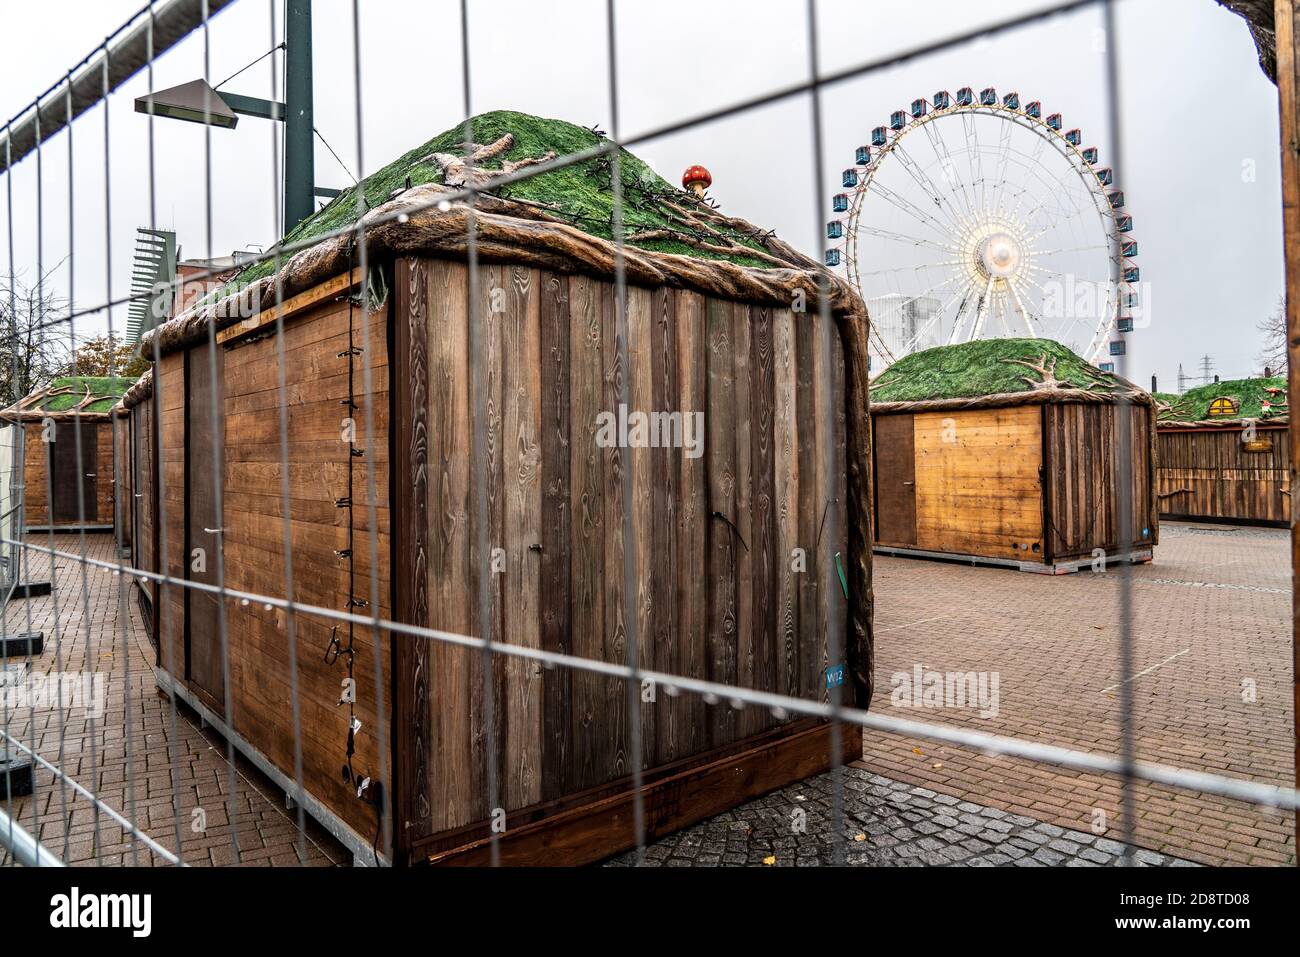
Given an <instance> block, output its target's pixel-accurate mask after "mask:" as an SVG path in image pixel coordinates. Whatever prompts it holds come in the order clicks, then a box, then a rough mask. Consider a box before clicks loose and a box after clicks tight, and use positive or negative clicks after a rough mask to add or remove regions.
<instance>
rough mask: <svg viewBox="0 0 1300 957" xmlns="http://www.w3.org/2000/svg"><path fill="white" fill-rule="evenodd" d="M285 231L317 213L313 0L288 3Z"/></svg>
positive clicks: (286, 14)
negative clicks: (313, 138) (312, 58)
mask: <svg viewBox="0 0 1300 957" xmlns="http://www.w3.org/2000/svg"><path fill="white" fill-rule="evenodd" d="M284 39H285V69H284V72H285V81H284V87H285V89H284V99H285V104H286V107H287V109H286V110H285V117H284V231H285V233H288V232H289V231H290V230H292V229H293V228H294V227H295V226H297V225H298V224H299V223H300V222H302V221H303V220H304V219H306V218H307V217H308V216H310V215H311V214H312V213H313V212H314V211H315V204H316V200H315V196H314V189H313V187H314V185H315V182H316V169H315V165H316V164H315V157H314V144H313V142H312V136H313V133H314V130H315V120H314V119H313V118H312V70H311V0H285V35H284Z"/></svg>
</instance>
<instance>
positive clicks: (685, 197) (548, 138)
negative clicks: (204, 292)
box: [236, 110, 772, 285]
mask: <svg viewBox="0 0 1300 957" xmlns="http://www.w3.org/2000/svg"><path fill="white" fill-rule="evenodd" d="M470 122H471V125H472V128H473V133H474V137H473V139H474V142H475V143H477V144H489V143H493V142H495V141H497V140H499V139H500V138H501V137H503V136H506V135H507V134H509V135H510V136H512V137H514V143H513V145H511V147H510V148H509V150H507V151H506V152H505V153H504V154H502V155H500V156H496V157H494V158H493V159H492V160H491V161H489V162H488V163H486V164H485V166H484V169H485V170H497V171H499V170H500V168H501V166H502V164H503V163H505V162H510V163H518V162H522V161H526V160H530V159H533V160H536V159H541V158H542V157H544V156H545V155H546V154H547V153H548V152H554V153H555V154H556V156H564V155H566V154H570V153H577V152H580V151H582V150H589V149H591V148H593V147H595V146H597V145H598V144H599V143H600V142H601V141H602V139H603V138H604V137H603V136H602V135H601V134H599V133H597V132H595V131H593V130H590V129H586V128H584V127H581V126H576V125H574V124H573V123H566V122H565V121H563V120H553V119H545V118H543V117H538V116H531V115H529V114H527V113H516V112H512V111H509V110H497V111H494V112H491V113H482V114H480V115H478V116H475V117H474V118H473V119H472V120H471V121H470ZM464 138H465V127H464V125H463V124H458V125H457V126H455V127H453V128H452V129H449V130H445V131H443V132H442V133H439V134H438V135H437V136H435V137H433V139H431V140H429V141H427V142H425V143H422V144H421V145H419V146H417V147H415V148H414V149H412V150H410V151H408V152H407V153H405V154H404V155H402V156H400V157H398V158H397V159H396V160H394V161H393V162H391V163H389V164H388V165H387V166H385V167H384V168H383V169H381V170H379V171H378V172H376V173H372V174H371V175H370V176H367V177H366V178H365V179H364V180H362V182H361V183H360V184H359V185H357V186H353V187H351V188H349V189H346V190H344V191H343V192H342V194H340V195H339V196H338V197H336V198H335V199H334V200H333V201H332V202H330V203H329V205H327V206H326V207H324V208H323V209H321V210H318V211H317V212H316V213H315V214H313V215H312V216H310V217H308V218H307V219H305V220H303V222H301V223H300V224H299V225H298V226H297V227H295V228H294V229H293V230H292V231H291V232H290V233H289V234H288V235H287V236H285V237H284V241H285V243H286V244H289V243H296V242H299V241H301V240H305V239H311V238H312V237H314V236H324V235H326V234H328V233H330V232H332V231H334V230H337V229H340V228H343V227H346V226H349V225H351V224H352V223H355V222H356V220H357V199H358V196H359V195H360V194H361V193H363V192H364V194H365V202H366V208H367V209H374V208H375V207H376V206H379V205H382V204H383V203H386V202H388V200H389V199H390V198H392V195H393V193H394V192H395V191H398V190H401V189H404V188H405V187H407V186H408V185H410V186H421V185H424V184H426V183H442V182H444V172H443V169H442V167H441V166H440V165H439V164H438V163H437V162H436V161H435V160H434V159H433V154H435V153H444V154H452V155H455V156H463V155H464V149H463V144H464ZM620 156H621V160H620V166H621V169H622V177H621V178H622V182H623V200H624V213H623V226H624V236H625V237H628V240H627V241H628V243H629V244H631V245H635V246H638V247H640V248H643V249H649V250H655V251H658V252H670V253H680V254H683V255H688V256H697V257H701V258H705V259H724V260H728V261H731V262H735V263H738V264H740V265H745V266H756V267H760V268H761V267H770V266H772V263H771V262H770V261H766V260H764V259H762V258H759V257H758V256H754V257H749V256H745V255H743V254H737V253H718V252H713V251H710V250H707V249H701V248H700V246H699V245H698V244H689V243H686V242H682V241H680V240H678V239H674V238H671V237H669V238H646V239H637V238H636V236H635V234H636V233H638V232H643V231H647V230H665V229H667V230H672V231H674V232H677V233H685V234H687V235H690V236H692V237H694V238H697V239H704V240H715V239H716V236H707V235H700V234H698V233H697V232H695V231H694V230H693V228H692V227H684V226H683V224H682V223H681V221H680V217H678V216H677V215H676V211H675V210H673V209H671V208H669V204H670V203H671V204H679V203H682V202H696V201H695V200H694V198H693V197H690V196H689V194H687V193H686V192H684V191H683V190H680V189H678V188H676V187H675V186H673V185H671V184H670V183H668V182H667V181H666V180H664V179H663V178H662V177H660V176H659V175H658V174H657V173H655V171H654V170H652V169H651V168H650V167H649V166H647V165H646V164H645V163H644V162H642V161H641V160H640V159H638V158H637V157H636V156H634V155H633V154H632V153H630V152H628V151H627V150H620ZM612 165H613V164H612V162H611V159H610V157H609V156H597V157H593V158H592V159H589V160H585V161H584V162H581V163H576V164H574V165H572V166H565V167H562V168H560V169H555V170H551V171H549V172H545V173H539V174H538V175H536V176H530V177H526V178H524V179H520V180H518V181H516V182H513V183H510V184H508V185H506V186H504V187H502V188H500V189H497V190H494V191H493V192H494V195H496V196H499V197H502V198H504V199H514V200H522V201H526V202H529V203H536V204H540V205H541V206H543V207H544V208H545V212H546V213H547V214H548V215H550V216H553V217H556V218H558V219H561V220H564V221H566V222H569V223H571V224H573V225H574V226H577V227H578V228H580V229H582V230H584V231H585V232H588V233H591V234H593V235H596V236H600V237H602V238H605V239H610V238H612V237H613V230H612V227H611V216H612V214H613V209H614V192H613V185H612V184H613V180H612V178H611V172H612ZM408 181H409V182H408ZM726 239H727V240H730V241H731V243H733V244H735V245H737V246H741V247H748V248H751V249H754V250H756V251H761V250H762V246H761V244H760V242H759V240H758V238H757V237H756V236H754V235H752V234H749V233H745V232H741V231H737V230H732V231H729V232H727V233H726ZM713 244H716V243H713ZM273 271H274V261H273V260H272V261H266V262H262V263H258V264H255V265H253V266H250V267H249V268H248V269H247V270H245V271H244V272H243V273H241V274H240V276H239V277H238V279H237V280H236V282H237V284H239V285H243V284H246V283H248V282H251V281H253V280H255V279H259V278H261V277H262V276H267V275H270V274H271V273H272V272H273Z"/></svg>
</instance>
